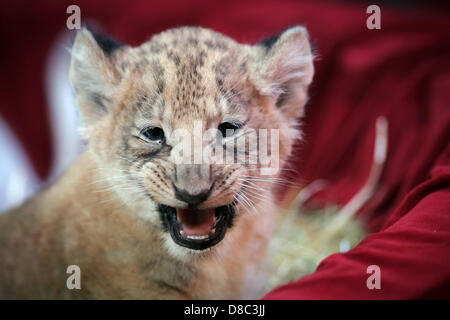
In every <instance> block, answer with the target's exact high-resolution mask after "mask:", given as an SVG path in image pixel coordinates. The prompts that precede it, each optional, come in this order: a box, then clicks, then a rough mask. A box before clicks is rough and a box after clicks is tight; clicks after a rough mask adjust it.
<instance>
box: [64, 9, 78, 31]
mask: <svg viewBox="0 0 450 320" xmlns="http://www.w3.org/2000/svg"><path fill="white" fill-rule="evenodd" d="M66 13H68V14H70V16H69V17H68V18H67V20H66V26H67V29H69V30H74V29H77V30H78V29H80V28H81V10H80V7H79V6H77V5H74V4H73V5H71V6H68V7H67V9H66Z"/></svg>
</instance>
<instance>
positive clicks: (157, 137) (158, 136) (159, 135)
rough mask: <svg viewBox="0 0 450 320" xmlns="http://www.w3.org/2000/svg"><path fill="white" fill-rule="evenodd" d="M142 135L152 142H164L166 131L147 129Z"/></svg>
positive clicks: (153, 128)
mask: <svg viewBox="0 0 450 320" xmlns="http://www.w3.org/2000/svg"><path fill="white" fill-rule="evenodd" d="M141 135H143V136H144V137H145V138H146V139H147V140H150V141H164V131H163V129H161V128H158V127H150V128H146V129H144V130H142V132H141Z"/></svg>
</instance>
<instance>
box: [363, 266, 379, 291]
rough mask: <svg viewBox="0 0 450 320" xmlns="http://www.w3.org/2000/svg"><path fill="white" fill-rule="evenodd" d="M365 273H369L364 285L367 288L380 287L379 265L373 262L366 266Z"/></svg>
mask: <svg viewBox="0 0 450 320" xmlns="http://www.w3.org/2000/svg"><path fill="white" fill-rule="evenodd" d="M367 274H371V276H370V277H368V278H367V281H366V285H367V289H369V290H373V289H381V270H380V267H379V266H377V265H375V264H373V265H371V266H368V267H367Z"/></svg>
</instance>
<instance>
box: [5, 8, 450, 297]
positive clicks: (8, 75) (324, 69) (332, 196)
mask: <svg viewBox="0 0 450 320" xmlns="http://www.w3.org/2000/svg"><path fill="white" fill-rule="evenodd" d="M71 4H73V2H72V1H47V2H29V1H15V2H12V3H8V4H6V3H5V2H2V4H0V21H1V22H0V23H2V26H1V28H0V41H1V43H2V47H1V50H0V63H1V74H0V88H1V90H0V115H1V116H2V117H3V118H4V119H6V121H7V122H8V124H9V125H10V126H11V127H12V129H13V131H14V132H15V134H16V135H17V136H18V137H19V139H20V141H21V142H22V144H23V145H24V147H25V149H26V151H27V153H28V155H29V156H30V158H31V160H32V163H33V165H34V167H35V169H36V171H37V172H38V174H39V175H40V176H41V177H45V176H46V175H47V174H48V172H49V169H50V167H51V159H52V147H51V136H50V130H49V120H48V113H47V109H46V97H45V88H44V81H43V78H44V71H45V69H44V68H45V62H46V59H47V55H48V51H49V49H50V47H51V45H52V44H53V42H54V41H55V39H56V37H57V35H58V33H59V32H60V31H61V30H63V29H64V28H65V23H66V19H67V17H68V14H66V8H67V6H69V5H71ZM76 4H77V5H79V6H80V8H81V15H82V20H83V21H87V20H92V19H95V20H96V21H97V22H99V23H100V24H101V25H102V26H103V27H104V29H105V30H107V31H108V32H109V33H111V34H112V35H114V36H115V37H116V38H118V39H119V40H121V41H124V42H128V43H130V44H139V43H140V42H142V41H144V40H146V39H147V38H148V37H149V36H151V35H152V34H155V33H158V32H160V31H162V30H165V29H167V28H171V27H175V26H182V25H201V26H204V27H209V28H213V29H215V30H217V31H219V32H223V33H225V34H227V35H229V36H231V37H233V38H235V39H237V40H238V41H243V42H248V43H254V42H257V41H259V40H261V39H263V38H264V37H266V36H270V35H272V34H274V33H277V32H280V31H282V30H283V29H285V28H286V27H288V26H292V25H296V24H302V25H306V26H307V27H308V30H309V32H310V35H311V39H312V41H314V42H315V43H316V44H317V59H316V76H315V80H314V82H313V85H312V87H311V90H310V96H311V99H310V102H309V103H308V107H307V113H306V117H305V118H304V119H303V128H304V130H305V138H304V140H303V142H301V143H300V145H299V148H297V149H298V152H297V153H296V154H295V155H294V157H293V162H292V163H293V166H294V167H295V168H297V169H298V171H299V172H300V174H299V176H298V177H296V179H297V180H298V181H301V182H302V183H304V184H307V183H309V182H311V181H314V180H316V179H324V180H325V181H326V182H327V184H326V188H325V190H323V192H320V193H319V194H317V195H316V197H315V198H314V199H313V200H314V201H312V203H313V202H316V203H317V202H319V203H326V202H333V203H339V204H344V203H346V202H347V201H348V200H349V199H350V198H351V197H352V196H353V195H354V194H355V193H356V192H357V191H358V190H359V189H360V188H361V187H362V185H363V184H364V182H365V181H366V179H367V177H368V174H369V170H370V167H371V164H372V156H373V146H374V127H375V120H376V118H377V117H379V116H380V115H383V116H385V117H386V118H387V120H388V123H389V136H388V144H389V145H388V155H387V160H386V165H385V169H384V171H383V174H382V177H381V182H380V185H379V188H378V191H377V192H376V194H375V196H374V197H373V198H372V199H371V200H370V201H369V203H367V205H366V206H365V207H364V208H363V210H361V212H360V214H359V218H360V219H363V220H364V221H365V222H366V223H367V225H368V227H369V228H370V230H371V231H372V234H370V235H369V236H368V237H366V238H365V239H364V240H363V241H362V242H361V243H360V244H359V245H358V246H357V247H356V248H354V249H352V250H350V251H348V252H347V253H343V254H341V253H339V254H335V255H332V256H330V257H328V258H326V259H325V260H323V261H322V263H321V264H320V265H319V267H318V268H317V271H316V272H315V273H314V274H312V275H310V276H307V277H304V278H302V279H299V280H298V281H296V282H293V283H290V284H287V285H284V286H282V287H280V288H278V289H276V290H274V291H273V292H271V293H269V294H268V295H267V296H266V297H265V298H266V299H325V298H331V299H350V298H364V299H365V298H368V299H372V298H375V299H378V298H389V299H403V298H450V147H449V141H450V19H449V11H448V8H445V7H442V8H439V10H437V9H436V8H427V7H421V8H418V9H414V8H410V7H403V8H391V7H389V6H387V5H382V4H381V5H380V7H381V27H382V28H381V30H368V29H367V28H366V19H367V17H368V15H367V14H366V8H367V5H368V4H369V3H365V4H364V3H356V2H349V3H347V4H342V3H341V2H339V3H338V2H334V1H303V2H299V1H278V0H259V1H246V2H243V1H226V2H225V1H224V2H219V1H206V0H200V1H165V2H154V3H152V2H150V1H144V0H140V1H133V2H130V1H107V2H104V3H101V2H98V3H97V2H96V3H94V2H93V1H87V0H84V1H77V2H76ZM369 265H378V266H379V267H380V272H381V289H373V290H369V289H368V288H367V286H366V280H367V278H368V277H369V274H367V267H368V266H369Z"/></svg>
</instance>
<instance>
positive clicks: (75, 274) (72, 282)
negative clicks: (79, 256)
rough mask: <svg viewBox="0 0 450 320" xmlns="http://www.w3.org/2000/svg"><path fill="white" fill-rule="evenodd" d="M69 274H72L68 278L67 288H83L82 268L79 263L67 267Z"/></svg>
mask: <svg viewBox="0 0 450 320" xmlns="http://www.w3.org/2000/svg"><path fill="white" fill-rule="evenodd" d="M66 273H67V274H70V276H69V277H68V278H67V281H66V286H67V289H69V290H73V289H78V290H80V289H81V269H80V267H79V266H77V265H70V266H68V267H67V270H66Z"/></svg>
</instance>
